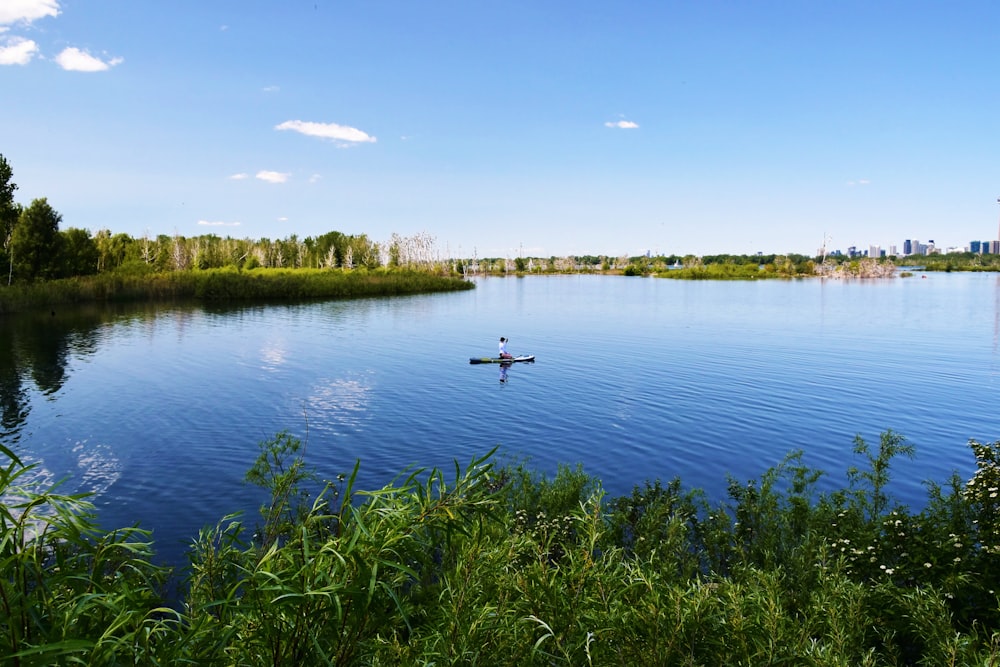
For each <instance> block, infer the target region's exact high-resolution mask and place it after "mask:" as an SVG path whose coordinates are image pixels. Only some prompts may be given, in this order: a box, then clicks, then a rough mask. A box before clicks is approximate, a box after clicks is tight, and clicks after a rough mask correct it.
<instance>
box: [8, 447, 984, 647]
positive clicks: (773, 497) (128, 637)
mask: <svg viewBox="0 0 1000 667" xmlns="http://www.w3.org/2000/svg"><path fill="white" fill-rule="evenodd" d="M970 445H971V449H972V452H973V455H974V456H975V458H976V461H977V472H976V475H975V476H974V477H973V478H972V479H971V480H968V481H966V482H963V481H962V480H958V479H956V478H952V479H951V480H948V482H947V483H946V484H943V485H941V486H937V485H930V486H929V495H928V502H927V506H926V507H925V508H924V509H922V510H920V511H919V512H913V511H909V510H908V509H907V508H905V507H902V506H901V505H899V504H898V503H897V502H895V501H894V500H893V498H892V497H891V495H890V494H889V492H888V489H889V481H890V478H891V470H892V464H893V461H894V459H896V458H897V457H899V456H908V455H911V454H912V453H913V452H912V449H911V448H910V447H909V446H908V445H907V444H906V443H905V441H904V440H903V439H902V438H901V437H900V436H899V435H898V434H894V433H892V432H891V431H889V432H886V433H885V434H883V435H882V437H881V438H880V442H879V443H878V444H877V445H869V444H868V443H865V442H864V441H863V440H861V439H860V438H858V439H856V440H855V454H856V457H857V462H858V465H857V467H852V468H851V469H849V470H848V475H847V481H848V484H847V486H846V487H845V488H842V489H838V490H836V491H833V492H823V493H821V492H819V491H818V490H817V486H818V481H819V480H820V478H821V476H822V473H821V472H820V471H818V470H814V469H811V468H808V467H807V466H804V465H803V464H802V457H801V455H800V454H799V453H796V452H793V453H792V454H790V455H789V456H788V457H787V458H786V459H785V460H784V461H782V462H780V463H779V464H778V465H777V466H775V467H774V468H772V469H771V470H769V471H767V472H766V473H765V474H763V475H762V476H761V477H759V478H756V479H750V480H736V479H733V480H730V486H729V494H728V496H727V498H726V499H720V500H719V501H718V502H717V503H714V504H713V503H710V502H709V500H708V499H707V498H706V497H705V496H704V495H703V494H702V493H701V492H700V491H698V490H689V489H685V488H684V487H683V485H682V483H681V482H680V480H673V481H671V482H669V483H666V484H663V483H661V482H659V481H649V482H646V483H645V484H643V485H638V486H636V487H635V489H634V490H633V492H632V493H631V494H629V495H626V496H622V497H620V498H615V499H608V498H606V497H605V495H604V493H603V491H602V488H601V485H600V482H599V480H598V479H596V478H595V477H593V476H591V475H588V474H587V473H585V472H584V471H583V469H582V468H581V467H576V468H569V467H561V468H560V469H559V470H558V472H557V474H556V475H555V476H554V477H552V478H547V477H545V476H541V475H538V474H537V473H535V472H532V471H531V470H530V469H529V468H527V467H526V466H524V465H515V464H505V465H498V464H497V463H496V462H495V461H494V453H493V452H490V453H487V454H486V455H484V456H482V457H477V458H475V459H473V460H471V461H470V462H469V463H468V464H467V465H466V466H464V467H460V466H459V465H458V464H457V463H456V465H455V469H454V471H453V472H452V473H449V474H445V473H444V472H443V471H441V470H436V469H435V470H419V469H417V470H409V471H406V472H404V473H403V474H402V475H400V477H398V478H397V479H396V480H394V481H392V482H390V483H389V484H387V485H385V486H384V487H382V488H380V489H375V490H369V491H362V490H359V489H356V488H355V483H356V479H357V471H358V467H357V466H355V468H354V470H353V472H352V473H350V474H346V475H343V476H340V477H338V478H337V479H336V481H334V482H332V483H330V484H327V485H326V486H325V487H324V488H323V489H322V490H321V491H319V492H318V493H315V494H313V493H308V492H307V489H306V488H305V486H306V485H308V484H311V483H312V480H313V477H312V476H311V474H310V471H309V469H308V466H306V465H305V461H304V458H303V457H304V454H305V450H304V448H303V447H302V446H301V443H299V442H298V440H297V439H295V438H294V437H293V436H291V435H290V434H288V433H281V434H278V435H277V436H276V437H275V438H273V439H271V440H269V441H266V442H263V443H261V451H260V455H259V457H258V459H257V461H256V462H255V463H254V464H253V466H252V467H251V468H250V473H249V474H248V480H249V481H251V482H253V483H255V484H258V485H260V486H262V487H263V488H265V489H267V490H268V491H269V493H270V495H271V500H270V501H269V502H268V503H266V504H265V505H264V507H263V508H262V512H261V517H260V521H262V522H263V523H262V524H260V525H258V526H257V527H256V528H253V529H252V528H251V527H250V525H251V524H249V523H245V522H244V519H242V518H241V517H238V516H227V517H224V518H223V519H222V520H221V521H220V522H219V523H218V524H217V525H216V526H213V527H206V528H205V529H204V530H203V531H202V532H201V533H200V534H199V535H198V536H197V537H196V538H195V540H194V541H193V543H192V546H191V551H190V567H189V568H188V570H187V571H186V573H185V576H184V578H183V579H182V580H181V584H182V587H183V592H182V594H181V595H180V600H179V601H178V603H177V604H176V605H175V608H167V607H165V606H162V605H161V603H160V595H159V591H160V590H161V589H162V586H163V583H164V577H165V572H164V571H163V570H162V569H160V568H157V567H155V566H154V565H152V564H151V562H150V555H151V553H152V552H151V544H150V542H149V539H148V538H149V535H148V534H147V533H144V532H143V531H141V530H139V529H131V530H126V531H115V532H112V533H102V532H100V531H98V530H96V529H95V528H94V525H93V523H92V510H93V508H92V506H90V505H89V504H88V503H87V501H86V500H85V499H83V498H80V497H76V496H63V495H59V494H58V493H56V491H55V490H52V489H42V488H38V487H37V485H33V484H31V483H30V482H29V481H28V480H29V479H30V477H31V471H32V468H31V467H24V466H22V465H21V464H20V462H19V461H17V459H16V456H15V455H14V454H13V453H12V452H10V451H8V450H4V449H2V448H0V454H2V455H4V456H6V457H8V458H9V459H10V463H9V465H8V466H7V467H6V468H5V469H4V470H3V474H2V476H0V498H3V504H2V505H0V530H2V541H0V558H2V561H0V573H2V576H0V606H2V612H3V613H0V661H2V662H3V663H4V664H12V665H35V664H53V663H55V664H71V663H72V664H78V663H85V664H122V663H128V664H204V665H216V664H217V665H234V664H239V665H301V664H336V665H389V664H393V665H396V664H431V663H434V664H463V665H553V664H555V665H620V664H650V665H652V664H655V665H700V664H713V665H714V664H748V665H749V664H779V663H783V664H816V665H917V664H927V665H931V664H933V665H960V664H961V665H964V664H983V665H991V664H992V665H995V664H998V661H1000V634H998V632H997V629H998V628H1000V613H998V603H997V593H996V592H997V591H1000V562H997V559H998V557H1000V546H998V545H997V539H998V537H997V536H998V534H1000V530H998V528H997V526H998V525H1000V522H998V520H997V519H996V516H997V514H996V510H997V508H998V504H1000V502H998V493H1000V492H998V491H997V488H998V485H1000V442H996V443H992V444H983V443H977V442H972V443H970Z"/></svg>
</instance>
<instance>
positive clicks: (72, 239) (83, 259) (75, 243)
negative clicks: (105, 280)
mask: <svg viewBox="0 0 1000 667" xmlns="http://www.w3.org/2000/svg"><path fill="white" fill-rule="evenodd" d="M99 261H100V254H99V253H98V250H97V243H96V241H95V240H94V239H92V238H91V237H90V232H89V231H87V230H86V229H77V228H75V227H70V228H69V229H67V230H66V231H64V232H62V262H61V268H62V271H61V273H62V275H63V276H64V277H69V276H90V275H93V274H95V273H97V266H98V263H99Z"/></svg>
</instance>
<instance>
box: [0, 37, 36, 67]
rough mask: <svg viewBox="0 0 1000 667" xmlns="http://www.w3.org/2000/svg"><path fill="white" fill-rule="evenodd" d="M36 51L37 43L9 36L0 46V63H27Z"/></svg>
mask: <svg viewBox="0 0 1000 667" xmlns="http://www.w3.org/2000/svg"><path fill="white" fill-rule="evenodd" d="M36 53H38V45H37V44H35V43H34V42H33V41H31V40H30V39H24V38H23V37H11V38H10V39H9V40H7V44H6V45H3V46H0V65H27V64H28V63H29V62H31V59H32V58H33V57H34V56H35V54H36Z"/></svg>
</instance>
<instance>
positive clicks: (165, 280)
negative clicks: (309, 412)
mask: <svg viewBox="0 0 1000 667" xmlns="http://www.w3.org/2000/svg"><path fill="white" fill-rule="evenodd" d="M473 287H474V285H473V284H472V283H470V282H467V281H465V280H462V279H461V278H457V277H451V276H441V275H436V274H433V273H429V272H427V271H422V270H417V269H412V270H409V269H397V270H393V271H389V270H384V269H376V270H373V271H368V270H366V269H357V270H354V271H340V270H336V271H328V270H319V269H260V270H255V271H241V270H238V269H236V268H225V269H212V270H207V271H171V272H168V273H160V272H156V271H155V270H154V269H153V267H151V266H150V265H147V264H144V263H142V262H133V263H129V264H127V265H126V266H125V267H123V269H122V270H121V271H118V272H115V273H104V274H100V275H96V276H79V277H75V278H66V279H62V280H50V281H46V282H42V283H35V284H32V285H14V286H12V287H7V288H5V289H3V290H0V313H5V312H15V311H21V310H29V309H32V308H36V309H38V308H50V307H51V306H53V305H56V304H60V303H83V302H92V301H106V302H110V301H154V300H169V299H199V300H203V301H226V300H258V301H267V300H272V301H287V300H295V299H356V298H364V297H373V296H399V295H404V294H420V293H430V292H442V291H452V290H463V289H472V288H473Z"/></svg>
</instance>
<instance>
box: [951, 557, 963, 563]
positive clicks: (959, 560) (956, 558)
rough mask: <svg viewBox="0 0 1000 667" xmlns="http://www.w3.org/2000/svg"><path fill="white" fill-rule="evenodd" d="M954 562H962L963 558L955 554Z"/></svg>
mask: <svg viewBox="0 0 1000 667" xmlns="http://www.w3.org/2000/svg"><path fill="white" fill-rule="evenodd" d="M952 562H954V563H961V562H962V559H961V558H959V557H958V556H955V560H954V561H952Z"/></svg>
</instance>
